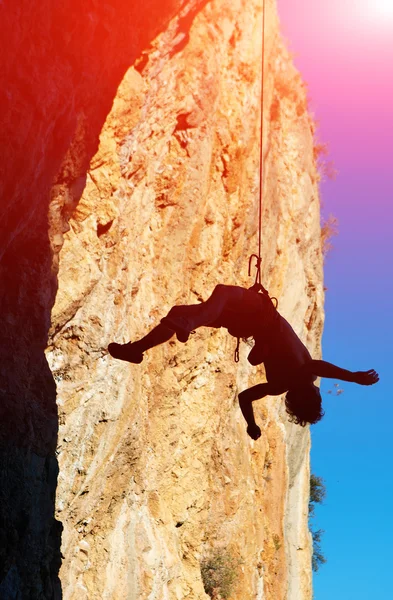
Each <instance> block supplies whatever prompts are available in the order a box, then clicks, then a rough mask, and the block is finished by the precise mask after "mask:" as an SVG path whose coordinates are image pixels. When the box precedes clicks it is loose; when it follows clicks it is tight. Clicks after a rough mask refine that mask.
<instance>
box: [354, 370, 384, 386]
mask: <svg viewBox="0 0 393 600" xmlns="http://www.w3.org/2000/svg"><path fill="white" fill-rule="evenodd" d="M353 381H354V382H355V383H358V384H359V385H374V383H377V382H378V381H379V375H378V373H377V372H376V371H374V369H370V370H369V371H356V372H355V373H354V374H353Z"/></svg>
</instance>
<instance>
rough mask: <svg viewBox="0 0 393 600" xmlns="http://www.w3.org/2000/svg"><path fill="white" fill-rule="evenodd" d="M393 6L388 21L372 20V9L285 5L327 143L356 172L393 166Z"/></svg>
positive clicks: (349, 0)
mask: <svg viewBox="0 0 393 600" xmlns="http://www.w3.org/2000/svg"><path fill="white" fill-rule="evenodd" d="M375 2H376V3H378V0H375ZM391 2H392V10H391V11H388V12H387V13H386V14H388V15H390V16H389V18H386V19H385V20H384V19H383V18H382V17H379V18H378V19H376V18H374V19H372V18H371V16H372V15H373V10H372V6H373V4H372V2H371V1H370V2H365V1H363V2H362V1H360V0H359V1H358V2H355V1H353V0H346V1H345V0H341V1H340V2H338V1H337V0H336V1H333V2H322V1H319V0H314V2H310V1H307V0H292V1H289V0H278V8H279V13H280V17H281V22H282V26H283V33H284V36H285V37H286V38H287V39H288V43H289V47H290V48H291V49H292V51H293V52H294V55H295V62H296V64H297V65H298V67H299V68H300V70H301V72H302V74H303V75H304V77H305V80H306V82H308V83H310V82H312V86H309V91H310V105H311V108H312V110H314V111H315V112H316V118H317V120H318V122H319V123H320V137H321V139H322V140H325V141H328V143H329V146H330V148H331V153H332V155H334V156H333V158H334V159H335V160H336V161H337V162H340V160H341V158H342V157H344V156H345V157H346V161H347V164H348V167H349V166H350V165H354V166H356V168H358V167H359V166H360V164H361V166H363V167H368V168H370V167H372V166H376V167H378V168H381V169H386V168H390V166H391V164H392V160H391V157H392V155H393V142H392V137H393V136H392V125H393V122H392V109H391V106H392V104H393V0H391ZM382 4H383V2H382ZM385 5H386V3H385ZM386 6H387V5H386ZM370 148H372V152H370ZM376 150H377V151H376ZM359 163H360V164H359Z"/></svg>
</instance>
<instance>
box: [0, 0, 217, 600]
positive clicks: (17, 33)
mask: <svg viewBox="0 0 393 600" xmlns="http://www.w3.org/2000/svg"><path fill="white" fill-rule="evenodd" d="M205 4H206V0H203V1H202V0H201V1H194V2H181V1H180V0H160V1H159V2H158V1H157V0H150V1H149V0H148V1H147V2H146V3H145V4H144V9H143V11H142V10H140V9H139V7H138V3H133V2H126V1H124V0H119V1H114V0H112V1H103V2H101V3H99V4H97V3H96V2H94V1H93V0H91V1H88V2H85V3H83V4H82V5H81V4H80V3H79V2H76V1H74V0H68V1H66V2H64V3H61V4H53V3H51V2H49V0H44V1H42V2H40V3H39V4H36V3H33V4H32V3H30V2H27V1H26V0H22V1H21V2H18V3H8V4H7V5H6V6H2V7H1V10H2V17H1V25H0V40H1V45H2V48H1V54H2V56H4V57H5V66H4V67H3V69H2V77H3V82H2V85H1V88H2V95H1V97H0V98H1V100H0V111H1V115H2V117H1V118H2V127H1V129H2V134H3V140H2V144H1V151H2V156H1V161H0V164H1V169H2V174H1V184H0V185H1V197H2V201H1V202H2V203H1V208H0V211H1V216H2V218H1V235H0V261H1V263H0V307H1V314H2V335H1V347H0V423H1V425H0V494H1V501H0V597H1V598H2V600H11V599H14V598H15V599H16V598H23V599H24V598H26V599H27V598H48V599H49V598H56V599H58V598H61V597H62V591H61V583H60V580H59V569H60V566H61V558H62V557H61V551H60V547H61V532H62V524H61V523H60V522H59V521H57V520H56V518H55V516H54V515H55V496H56V485H57V477H58V463H57V459H56V445H57V433H58V419H57V407H56V385H55V382H54V379H53V376H52V373H51V371H50V369H49V367H48V364H47V362H46V358H45V348H46V344H47V337H48V330H49V327H50V320H51V308H52V306H53V304H54V300H55V296H56V291H57V275H56V273H57V265H58V253H59V252H60V249H61V245H62V241H61V240H62V233H63V232H64V231H61V230H60V231H58V232H57V237H56V235H54V236H53V235H52V236H50V235H49V230H50V229H51V230H52V233H53V232H56V227H57V226H58V225H63V224H64V221H67V214H66V213H63V214H62V215H61V216H62V223H61V222H60V221H59V222H56V221H53V219H52V221H50V219H49V220H48V208H49V201H50V197H51V190H52V189H53V187H54V186H55V187H57V188H61V186H64V185H67V186H68V187H69V188H72V186H73V184H74V183H75V182H76V184H75V186H74V188H75V190H77V191H76V192H75V194H74V197H73V204H72V208H74V207H75V206H76V204H77V202H78V200H79V198H80V195H81V192H82V190H81V189H80V188H81V187H82V188H83V182H84V178H85V174H86V170H87V168H88V165H89V161H90V159H91V157H92V156H93V154H94V153H95V151H96V149H97V145H98V136H99V134H100V131H101V128H102V125H103V123H104V120H105V118H106V115H107V114H108V112H109V110H110V108H111V104H112V101H113V98H114V96H115V94H116V90H117V87H118V85H119V83H120V81H121V79H122V77H123V75H124V73H125V71H126V70H127V69H128V68H129V67H130V66H131V65H132V64H134V63H135V61H136V60H137V59H138V58H139V57H141V55H142V52H143V51H146V49H148V48H149V44H150V42H151V41H152V40H153V39H154V37H155V36H156V35H157V34H158V33H159V32H160V31H161V30H162V29H163V28H164V27H165V26H167V25H168V23H169V22H170V20H171V19H172V18H173V17H174V16H176V15H179V19H178V20H177V22H176V23H175V25H174V33H175V34H176V33H177V32H179V31H183V33H185V35H186V29H187V28H188V27H190V25H191V23H192V19H193V17H194V16H195V14H196V13H197V12H198V11H199V10H200V8H202V7H203V6H204V5H205ZM172 50H174V51H176V48H174V49H172ZM144 57H145V58H144V60H146V54H144ZM141 68H143V62H142V63H141V64H140V66H139V69H141ZM101 233H103V232H101Z"/></svg>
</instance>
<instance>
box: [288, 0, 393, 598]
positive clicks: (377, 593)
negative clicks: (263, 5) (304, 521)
mask: <svg viewBox="0 0 393 600" xmlns="http://www.w3.org/2000/svg"><path fill="white" fill-rule="evenodd" d="M277 4H278V10H279V15H280V20H281V23H282V30H283V33H284V36H285V37H286V38H287V40H288V44H289V47H290V49H291V50H292V51H293V53H294V55H295V64H296V65H297V67H298V68H299V70H300V72H301V73H302V76H303V79H304V80H305V81H306V83H307V85H308V90H309V102H310V108H311V111H312V112H313V113H314V115H315V117H316V119H317V121H318V122H319V138H320V140H321V141H323V142H326V143H328V145H329V151H330V152H329V159H331V160H333V162H334V165H335V168H336V169H337V171H338V175H337V177H336V180H335V181H325V182H324V183H323V184H322V186H321V194H322V200H323V206H324V208H323V211H324V214H325V215H326V216H328V215H329V214H330V213H332V214H333V215H335V216H336V217H337V218H338V221H339V235H338V237H336V238H334V239H333V246H334V247H333V250H332V251H331V252H330V254H329V255H328V257H327V259H326V265H325V285H326V287H327V292H326V304H325V309H326V323H325V332H324V336H323V355H324V358H325V360H328V361H329V362H334V363H335V364H338V365H339V366H342V367H344V368H348V369H351V370H366V369H370V368H375V369H376V370H377V371H378V372H379V374H380V377H381V381H380V382H379V383H378V384H377V385H376V386H372V387H361V386H357V385H355V384H350V383H342V384H340V387H341V388H342V389H343V390H344V393H343V394H341V395H339V396H335V395H334V394H328V393H327V392H328V390H329V389H330V390H334V381H331V380H328V379H326V380H324V381H323V383H322V391H323V397H324V403H325V410H326V415H325V418H324V419H323V421H322V422H321V423H320V424H318V425H316V426H314V427H313V428H312V452H311V462H312V470H313V472H314V473H315V474H317V475H319V476H321V477H323V478H324V480H325V484H326V489H327V497H326V501H325V503H324V504H323V505H322V506H321V507H318V509H317V511H316V515H317V516H316V520H315V525H316V527H317V528H322V529H324V530H325V534H324V536H323V538H322V551H323V553H324V554H325V555H326V557H327V559H328V562H327V564H326V565H324V566H322V567H321V569H320V570H319V572H318V573H317V574H316V575H314V592H315V600H332V598H334V600H374V599H375V598H378V600H384V599H389V598H392V597H393V593H392V591H391V585H392V584H391V577H390V572H391V564H390V563H391V560H390V553H391V551H390V548H391V540H392V538H393V526H392V517H391V510H392V508H393V477H392V468H391V462H392V454H393V453H392V437H393V434H392V422H393V406H392V393H391V385H390V380H389V378H390V375H391V373H392V367H391V365H390V361H391V360H392V349H393V343H392V340H393V320H392V315H391V313H392V304H393V301H392V300H393V282H392V280H393V277H392V275H393V231H392V230H393V228H392V221H393V176H392V173H393V108H392V106H393V2H391V3H389V2H386V1H384V0H374V1H373V2H372V1H371V0H370V1H368V0H358V1H357V2H355V0H340V2H338V0H331V2H330V3H328V2H320V1H317V0H277Z"/></svg>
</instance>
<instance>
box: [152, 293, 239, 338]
mask: <svg viewBox="0 0 393 600" xmlns="http://www.w3.org/2000/svg"><path fill="white" fill-rule="evenodd" d="M245 291H246V290H244V289H243V288H241V287H238V286H235V285H222V284H219V285H217V286H216V287H215V288H214V291H213V293H212V295H211V296H210V298H208V299H207V300H206V302H201V303H200V304H191V305H181V306H174V307H173V308H171V310H170V311H169V313H168V315H167V316H166V317H164V318H163V319H162V320H161V323H162V324H164V325H166V326H167V327H170V328H172V329H173V331H175V332H176V335H177V338H178V340H179V341H181V342H183V341H187V339H188V336H189V334H190V332H191V331H192V330H193V329H197V327H202V326H209V325H211V324H212V323H214V322H216V321H217V320H219V318H220V316H221V314H222V312H223V310H224V309H232V310H236V309H237V308H238V307H240V306H241V304H242V300H243V296H244V292H245Z"/></svg>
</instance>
